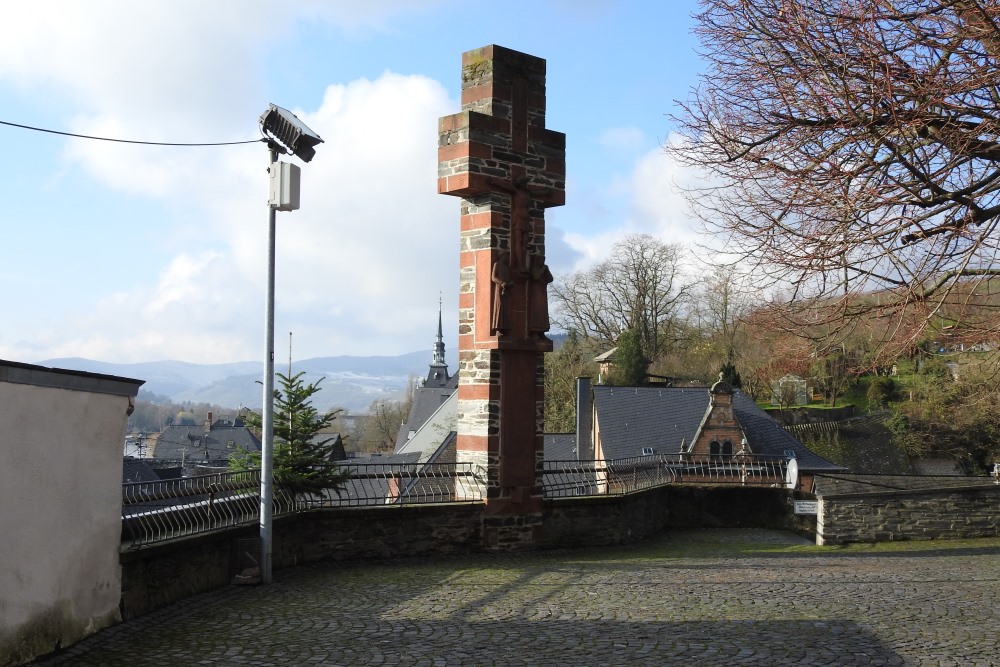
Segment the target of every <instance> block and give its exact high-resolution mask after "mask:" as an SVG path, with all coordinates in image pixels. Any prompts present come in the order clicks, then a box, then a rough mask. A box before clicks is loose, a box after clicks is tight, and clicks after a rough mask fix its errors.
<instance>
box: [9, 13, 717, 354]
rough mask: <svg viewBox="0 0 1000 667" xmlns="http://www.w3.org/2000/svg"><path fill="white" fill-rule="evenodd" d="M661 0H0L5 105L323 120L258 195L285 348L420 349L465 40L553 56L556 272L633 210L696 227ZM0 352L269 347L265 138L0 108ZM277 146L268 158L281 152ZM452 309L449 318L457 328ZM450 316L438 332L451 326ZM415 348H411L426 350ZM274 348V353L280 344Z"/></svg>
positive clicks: (670, 21)
mask: <svg viewBox="0 0 1000 667" xmlns="http://www.w3.org/2000/svg"><path fill="white" fill-rule="evenodd" d="M695 9H696V3H695V2H694V0H683V1H676V2H653V1H638V0H635V1H628V0H625V1H610V0H608V1H600V0H552V1H550V2H544V1H539V0H535V1H521V0H512V1H510V2H507V3H503V4H497V3H469V2H465V1H452V0H368V1H366V2H356V1H354V0H343V1H337V0H329V1H324V0H299V1H294V0H288V1H286V2H282V3H274V2H265V1H263V0H213V1H212V2H205V1H204V0H169V1H168V0H150V1H148V2H141V3H137V2H128V1H126V0H89V1H88V2H86V3H82V2H77V1H75V0H65V1H55V0H36V1H35V2H32V3H18V5H17V6H16V8H5V23H6V24H7V25H8V26H17V29H11V30H8V31H7V34H6V36H5V38H4V40H3V41H2V42H0V110H2V111H0V120H3V121H8V122H13V123H20V124H24V125H32V126H39V127H45V128H51V129H55V130H61V131H66V132H75V133H81V134H90V135H99V136H110V137H117V138H126V139H138V140H146V141H167V142H199V141H204V142H218V141H238V140H246V139H256V138H258V137H259V131H258V126H257V119H258V117H259V115H260V114H261V112H262V111H264V110H265V109H266V108H267V105H268V103H271V102H273V103H275V104H278V105H280V106H283V107H286V108H289V109H292V110H294V111H295V112H296V113H297V114H298V115H299V117H300V118H302V120H303V121H305V122H306V123H307V124H308V125H309V126H310V127H311V128H312V129H314V130H315V131H316V132H317V133H318V134H320V135H321V136H322V137H323V138H324V140H325V142H326V143H324V144H323V145H321V146H319V148H318V150H317V154H316V157H315V159H314V160H313V161H312V162H310V163H309V164H307V165H302V208H301V209H300V210H299V211H295V212H290V213H279V214H278V223H277V224H278V235H277V258H278V259H277V290H276V302H277V305H276V323H275V331H276V337H277V340H278V347H279V348H280V347H281V345H282V343H281V341H283V340H286V339H287V332H293V333H294V341H295V350H294V356H295V358H298V359H302V358H309V357H317V356H336V355H343V354H352V355H371V354H401V353H405V352H411V351H414V350H420V349H425V348H426V349H428V350H430V346H431V343H432V342H433V334H434V330H435V327H436V323H437V320H436V318H437V312H436V310H437V301H438V294H439V293H440V294H441V295H442V298H443V302H444V319H445V325H446V326H445V328H446V330H447V329H449V327H448V323H449V322H454V321H455V319H456V304H457V286H458V199H455V198H452V197H446V196H442V195H438V194H437V193H436V189H435V188H436V181H435V170H436V163H437V156H436V142H437V134H436V127H437V119H438V118H439V117H440V116H443V115H447V114H451V113H455V112H457V111H458V110H459V109H460V103H459V101H458V98H459V84H460V81H459V75H460V62H461V54H462V52H463V51H466V50H469V49H472V48H477V47H480V46H484V45H486V44H491V43H492V44H500V45H503V46H506V47H509V48H513V49H517V50H519V51H525V52H528V53H531V54H533V55H536V56H539V57H542V58H545V59H546V60H547V61H548V119H547V124H548V127H550V128H551V129H554V130H558V131H561V132H565V133H566V135H567V196H566V206H564V207H561V208H557V209H549V211H548V213H547V221H548V229H549V234H548V238H547V243H548V258H549V263H550V265H551V266H552V268H553V271H554V272H555V273H556V274H560V273H565V272H568V271H571V270H575V269H580V268H584V267H586V266H588V265H589V264H592V263H593V262H595V261H598V260H600V259H601V258H602V257H603V256H604V255H605V254H606V253H607V251H608V249H609V248H610V246H611V245H612V244H613V243H614V241H615V240H616V239H619V238H621V237H622V236H623V235H625V234H628V233H634V232H646V233H651V234H654V235H656V236H658V237H660V238H662V239H663V240H665V241H668V242H672V243H690V242H691V241H692V240H693V239H694V238H695V237H694V232H693V229H694V228H695V224H694V223H693V221H692V220H691V219H690V216H689V214H688V212H687V210H686V207H685V205H684V203H683V200H682V198H681V197H680V195H679V194H678V192H677V190H676V183H677V182H683V181H684V180H686V179H690V178H691V176H690V175H688V174H685V173H684V172H683V171H682V170H680V169H679V168H678V167H677V166H676V165H674V164H673V163H672V162H671V161H670V159H669V158H668V157H667V156H666V155H664V154H663V151H662V145H663V143H664V142H665V141H667V139H668V137H669V136H670V133H671V131H672V129H673V128H672V127H671V124H670V122H669V119H668V118H667V114H669V113H670V112H672V111H674V110H675V106H674V100H675V99H684V98H686V97H687V95H688V90H689V89H690V88H691V86H693V85H694V84H695V83H696V76H697V74H698V72H699V70H700V69H701V64H700V62H699V60H698V58H697V55H696V54H695V46H696V43H695V39H694V37H693V36H692V34H691V27H692V20H691V18H690V14H691V13H692V11H694V10H695ZM0 137H2V138H3V146H4V147H5V149H6V154H7V165H8V168H7V170H6V172H7V173H6V177H5V178H4V179H2V181H0V193H2V196H3V201H4V212H3V214H2V215H0V219H2V220H3V223H2V233H3V237H2V238H3V241H2V246H0V247H2V249H3V261H2V262H0V287H2V290H3V291H2V293H3V296H2V304H3V307H2V315H0V358H4V359H8V360H14V361H23V362H38V361H43V360H47V359H54V358H60V357H71V356H79V357H87V358H91V359H98V360H102V361H110V362H123V363H125V362H139V361H156V360H164V359H177V360H183V361H191V362H198V363H215V362H227V361H244V360H254V359H259V358H261V357H262V355H263V347H264V341H263V329H264V325H263V318H264V289H265V286H264V282H265V277H266V263H265V262H266V260H265V252H266V223H267V209H266V206H265V204H266V198H267V180H266V179H267V174H266V167H267V152H266V150H265V149H264V147H263V146H262V145H261V144H251V145H247V146H234V147H227V148H160V147H144V146H132V145H121V144H110V143H107V142H98V141H87V140H80V139H69V138H66V137H61V136H55V135H49V134H41V133H37V132H31V131H26V130H22V129H17V128H12V127H7V126H0ZM286 159H287V158H286ZM452 329H453V327H452ZM456 337H457V336H456V333H455V332H454V331H453V330H452V331H446V342H447V343H448V345H449V348H450V349H451V350H454V348H455V340H456ZM428 354H429V353H428ZM278 356H279V357H283V356H284V354H279V355H278Z"/></svg>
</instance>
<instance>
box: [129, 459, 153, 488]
mask: <svg viewBox="0 0 1000 667" xmlns="http://www.w3.org/2000/svg"><path fill="white" fill-rule="evenodd" d="M158 481H160V476H159V475H157V474H156V471H155V470H153V469H152V468H151V467H150V465H149V464H148V463H147V462H145V461H143V460H142V459H135V458H132V457H131V456H127V457H125V458H124V459H122V484H129V483H134V482H158Z"/></svg>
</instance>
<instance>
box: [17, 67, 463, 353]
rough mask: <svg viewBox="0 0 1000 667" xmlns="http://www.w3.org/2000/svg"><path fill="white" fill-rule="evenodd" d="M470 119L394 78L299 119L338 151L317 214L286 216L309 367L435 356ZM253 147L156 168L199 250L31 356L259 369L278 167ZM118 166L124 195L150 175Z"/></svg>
mask: <svg viewBox="0 0 1000 667" xmlns="http://www.w3.org/2000/svg"><path fill="white" fill-rule="evenodd" d="M456 107H457V103H456V102H454V101H453V100H449V99H448V95H447V93H446V91H445V90H444V88H443V87H442V86H441V85H440V84H438V83H437V82H435V81H432V80H430V79H427V78H425V77H420V76H400V75H398V74H393V73H386V74H384V75H383V76H381V77H380V78H379V79H377V80H375V81H369V80H358V81H354V82H351V83H349V84H347V85H336V86H330V87H329V88H328V90H327V93H326V95H325V97H324V100H323V103H322V105H321V106H320V107H319V108H318V109H317V110H315V111H312V112H299V116H300V118H301V119H302V120H303V121H304V122H305V123H307V124H308V125H309V126H310V127H311V128H312V129H314V130H315V131H316V132H317V133H318V134H320V136H322V137H323V138H324V140H325V143H323V144H322V145H320V146H319V147H318V149H317V153H316V157H315V158H314V159H313V161H312V162H310V163H309V164H306V165H302V167H301V168H302V181H303V182H302V194H301V199H302V208H301V209H300V210H299V211H294V212H279V213H278V214H277V235H276V236H277V243H276V247H277V271H276V273H277V288H276V331H278V332H287V331H289V330H291V331H294V332H295V340H296V347H297V349H298V350H300V352H301V354H303V355H307V356H322V355H334V354H343V353H344V350H350V352H351V353H352V354H395V353H402V352H409V351H412V349H413V347H412V346H411V345H408V343H412V342H413V337H414V335H417V336H419V337H420V338H419V339H418V340H423V339H426V341H427V345H428V347H429V344H430V341H431V340H432V339H433V334H434V326H435V324H436V322H435V321H434V316H435V315H436V313H435V312H434V305H435V302H436V300H437V298H438V293H439V292H443V293H444V298H445V304H446V306H447V307H448V309H449V310H451V309H453V308H454V307H455V302H456V301H457V283H458V248H457V238H458V214H459V211H458V205H459V202H458V200H457V199H455V198H451V197H444V196H442V195H438V194H437V191H436V183H437V181H436V168H437V151H436V132H435V129H436V123H437V119H438V117H440V116H442V115H445V114H446V113H448V112H449V111H450V110H452V109H454V108H456ZM251 148H252V151H249V152H250V153H251V154H249V155H248V154H247V153H248V151H246V150H243V151H240V150H238V149H234V150H233V151H228V152H224V153H223V155H222V157H221V158H214V159H208V160H202V161H191V164H189V165H188V168H187V169H181V170H175V169H174V168H173V167H174V165H172V164H171V163H170V161H169V160H167V161H166V162H165V163H164V162H162V161H161V162H158V161H156V159H153V161H152V164H151V165H150V167H149V168H150V169H162V170H163V174H164V175H163V177H162V184H163V185H162V187H164V188H165V190H166V192H167V194H169V195H170V196H172V197H182V198H183V199H184V202H183V206H184V211H185V213H186V215H188V216H189V217H190V219H191V220H190V222H189V223H187V226H188V230H187V231H186V232H183V233H185V234H188V236H187V237H186V240H187V242H186V244H185V245H186V246H187V247H188V248H189V250H187V251H184V252H182V253H180V254H178V255H177V256H175V257H174V259H173V261H172V262H171V263H170V264H169V265H168V266H166V267H165V268H164V269H162V270H161V271H160V273H159V278H158V280H157V281H156V284H155V285H154V286H152V287H150V288H134V289H132V290H130V291H128V292H126V293H122V294H117V295H115V296H114V297H113V298H110V299H106V300H104V301H102V302H101V303H98V304H97V305H96V307H94V310H93V311H92V312H91V313H88V314H78V315H77V316H74V317H73V318H72V321H71V322H69V323H66V324H68V325H69V326H71V327H72V328H73V330H74V332H75V335H74V337H73V342H72V343H62V342H60V341H61V337H60V336H58V335H54V334H53V335H51V336H50V335H49V334H46V333H45V330H44V329H43V330H41V331H40V332H38V333H37V334H33V335H32V338H33V340H34V341H35V343H36V344H40V345H42V347H43V348H44V349H45V352H44V353H42V352H39V351H37V350H36V351H35V352H32V354H31V356H32V357H34V358H44V357H56V356H85V357H90V358H98V359H116V360H121V361H125V360H132V361H138V360H145V359H151V358H167V357H170V358H182V359H185V360H188V361H195V362H219V361H233V360H240V359H248V358H249V359H253V358H257V357H259V356H260V351H259V350H258V348H259V347H261V346H262V342H260V343H258V339H262V337H263V333H262V332H263V305H264V302H263V299H264V282H265V277H266V238H267V237H266V229H267V208H266V206H265V205H264V203H265V201H266V195H267V174H266V156H267V153H266V151H265V150H264V148H263V147H262V146H255V147H251ZM111 152H113V151H109V153H108V154H110V153H111ZM95 155H98V156H100V155H104V153H102V152H101V151H98V152H97V153H96V154H92V155H91V156H90V157H91V159H96V158H95V157H94V156H95ZM149 155H153V154H152V153H150V154H149ZM248 158H252V160H249V159H248ZM285 159H286V160H287V159H288V158H287V157H286V158H285ZM106 168H107V170H108V172H109V174H110V175H109V182H120V181H121V180H124V179H128V178H129V176H130V175H129V173H128V172H129V170H131V169H136V168H138V167H137V166H136V165H134V164H132V163H129V162H128V161H125V162H118V161H115V160H111V159H109V160H108V162H107V166H106ZM447 317H448V313H447V312H446V318H447ZM53 326H56V325H55V324H53ZM104 332H116V333H114V334H106V333H104ZM126 332H127V333H126ZM401 334H402V335H401ZM401 346H402V347H401ZM0 352H3V350H2V349H0Z"/></svg>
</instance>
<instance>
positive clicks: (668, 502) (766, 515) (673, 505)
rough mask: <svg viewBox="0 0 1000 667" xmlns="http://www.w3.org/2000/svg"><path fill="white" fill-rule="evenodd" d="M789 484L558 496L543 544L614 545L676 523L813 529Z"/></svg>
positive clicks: (548, 513) (549, 508) (550, 506)
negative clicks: (796, 507) (800, 511)
mask: <svg viewBox="0 0 1000 667" xmlns="http://www.w3.org/2000/svg"><path fill="white" fill-rule="evenodd" d="M800 498H809V499H812V498H813V497H812V496H808V495H806V494H802V493H799V492H792V491H787V490H785V489H777V488H765V487H739V486H729V487H726V486H716V487H704V486H682V485H676V486H665V487H660V488H656V489H650V490H648V491H643V492H640V493H633V494H629V495H626V496H613V497H580V498H557V499H553V500H550V501H547V502H546V503H545V517H544V521H543V526H544V529H543V538H542V543H541V546H542V547H547V548H560V547H575V546H611V545H616V544H625V543H629V542H635V541H638V540H642V539H645V538H647V537H652V536H654V535H656V534H658V533H660V532H662V531H663V530H666V529H670V528H676V529H684V528H773V529H779V530H791V531H795V532H798V533H801V534H808V535H810V536H811V535H812V533H813V531H814V530H815V517H811V516H795V514H794V512H793V503H792V501H793V500H796V499H800Z"/></svg>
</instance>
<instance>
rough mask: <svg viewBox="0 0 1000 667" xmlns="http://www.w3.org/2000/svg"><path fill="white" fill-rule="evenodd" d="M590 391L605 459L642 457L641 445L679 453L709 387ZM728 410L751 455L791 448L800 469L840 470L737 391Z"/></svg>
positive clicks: (692, 430)
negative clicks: (735, 420)
mask: <svg viewBox="0 0 1000 667" xmlns="http://www.w3.org/2000/svg"><path fill="white" fill-rule="evenodd" d="M593 392H594V407H595V409H596V411H597V419H598V423H599V425H600V429H601V446H602V448H603V451H604V458H605V459H609V460H613V459H625V458H631V457H636V456H642V455H643V449H644V448H646V447H649V448H652V450H653V453H654V454H668V455H673V454H679V453H680V452H681V446H682V444H683V445H684V446H687V445H690V444H691V442H692V441H693V439H694V437H695V435H696V434H697V432H698V427H699V426H700V424H701V421H702V419H703V418H704V416H705V412H706V411H707V410H708V404H709V395H708V390H707V389H705V388H701V387H698V388H691V387H609V386H601V385H598V386H595V387H594V388H593ZM733 412H734V414H735V416H736V419H737V420H738V421H739V423H740V426H741V427H742V429H743V433H744V434H745V435H746V438H747V443H748V444H749V445H750V449H751V450H752V451H753V452H754V453H755V454H758V455H763V456H783V455H784V454H785V451H786V450H791V451H793V452H795V456H796V459H797V462H798V466H799V470H800V471H802V472H819V471H842V470H844V468H843V467H842V466H838V465H836V464H834V463H831V462H829V461H827V460H826V459H824V458H822V457H821V456H819V455H817V454H814V453H813V452H811V451H810V450H809V449H807V448H806V447H805V445H803V444H802V443H801V442H799V441H798V440H796V439H795V437H794V436H793V435H792V434H791V433H789V432H788V431H786V430H785V429H783V428H782V427H781V426H780V425H779V424H778V423H777V422H776V421H774V420H773V419H771V418H770V417H769V416H768V415H767V413H765V412H764V411H763V410H761V409H760V407H758V406H757V404H756V403H754V401H753V400H752V399H751V398H750V397H749V396H747V395H746V394H744V393H743V392H742V391H740V390H738V389H737V390H734V392H733Z"/></svg>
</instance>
